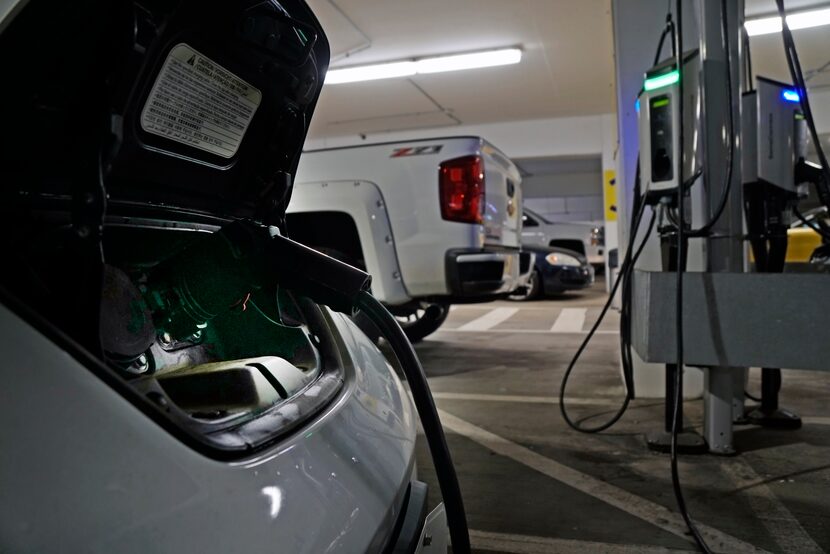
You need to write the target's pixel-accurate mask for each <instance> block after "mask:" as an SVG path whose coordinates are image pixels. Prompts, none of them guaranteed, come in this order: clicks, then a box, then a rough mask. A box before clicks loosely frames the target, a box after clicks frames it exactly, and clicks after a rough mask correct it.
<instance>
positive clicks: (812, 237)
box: [786, 207, 830, 264]
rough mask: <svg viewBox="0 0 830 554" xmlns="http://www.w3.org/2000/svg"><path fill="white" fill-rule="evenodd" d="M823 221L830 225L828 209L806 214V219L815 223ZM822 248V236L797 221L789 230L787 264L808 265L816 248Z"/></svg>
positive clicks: (815, 210) (823, 208)
mask: <svg viewBox="0 0 830 554" xmlns="http://www.w3.org/2000/svg"><path fill="white" fill-rule="evenodd" d="M819 218H820V219H823V220H824V222H825V223H828V224H830V217H828V214H827V208H825V207H821V208H816V209H814V210H810V211H808V212H807V213H805V214H804V219H806V220H807V221H808V222H813V221H814V220H816V219H819ZM819 246H821V235H819V234H818V233H817V232H816V231H815V230H814V229H812V228H811V227H809V226H807V225H805V224H804V222H802V221H801V220H798V219H797V220H795V221H794V222H793V224H792V225H791V226H790V228H789V229H788V230H787V260H786V261H787V263H788V264H806V263H809V261H810V256H811V255H812V254H813V251H815V249H816V248H818V247H819Z"/></svg>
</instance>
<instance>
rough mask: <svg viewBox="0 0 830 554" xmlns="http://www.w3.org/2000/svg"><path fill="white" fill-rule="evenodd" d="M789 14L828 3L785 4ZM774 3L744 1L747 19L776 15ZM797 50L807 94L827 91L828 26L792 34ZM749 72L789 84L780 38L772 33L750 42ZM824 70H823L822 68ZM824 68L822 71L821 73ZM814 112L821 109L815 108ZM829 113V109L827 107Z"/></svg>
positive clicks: (829, 75) (803, 0) (795, 1)
mask: <svg viewBox="0 0 830 554" xmlns="http://www.w3.org/2000/svg"><path fill="white" fill-rule="evenodd" d="M784 5H785V6H786V7H787V10H788V11H796V10H804V9H815V8H818V7H822V8H826V7H828V4H827V0H787V1H786V2H785V3H784ZM777 13H778V12H777V10H776V8H775V2H774V0H746V14H747V17H761V16H765V15H777ZM793 37H794V39H795V46H796V50H797V51H798V57H799V60H800V61H801V67H802V69H803V70H804V73H805V78H806V79H807V88H808V90H822V89H826V88H828V87H830V26H824V27H813V28H812V29H799V30H796V31H793ZM750 49H751V52H752V70H753V72H754V73H755V75H763V76H765V77H769V78H771V79H775V80H778V81H783V82H787V83H792V79H791V78H790V73H789V70H788V69H787V62H786V60H785V58H784V45H783V42H782V41H781V35H780V34H778V33H773V34H769V35H759V36H755V37H752V38H750ZM824 66H826V67H824ZM822 68H823V70H822ZM816 109H820V107H819V106H816ZM827 109H830V106H827Z"/></svg>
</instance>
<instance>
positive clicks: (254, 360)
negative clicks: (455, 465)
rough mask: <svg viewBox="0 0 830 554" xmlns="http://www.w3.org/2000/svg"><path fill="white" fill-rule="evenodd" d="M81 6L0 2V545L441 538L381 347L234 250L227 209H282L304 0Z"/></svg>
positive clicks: (293, 145)
mask: <svg viewBox="0 0 830 554" xmlns="http://www.w3.org/2000/svg"><path fill="white" fill-rule="evenodd" d="M93 4H94V3H85V4H83V5H79V4H76V3H71V2H70V3H54V2H46V1H42V0H31V1H29V2H11V3H10V4H9V3H6V5H5V6H4V8H3V10H2V11H0V64H2V67H3V68H4V74H5V78H4V82H6V83H12V82H14V83H17V85H16V86H4V87H2V90H0V112H2V113H0V116H2V118H3V120H4V121H5V123H4V126H7V127H6V128H8V129H11V128H15V129H17V134H16V136H15V140H14V141H12V142H7V143H5V146H4V148H3V152H2V153H0V192H2V195H3V200H2V201H0V212H1V213H0V226H2V229H1V230H0V236H2V238H0V241H2V247H3V252H4V263H3V264H2V269H0V329H2V333H0V352H2V353H3V360H2V373H3V377H4V383H5V384H4V386H3V387H2V392H0V419H2V424H0V448H2V451H3V455H2V456H0V490H2V495H0V551H3V552H16V553H23V552H102V553H104V552H106V553H109V552H120V553H126V552H135V553H147V552H157V553H158V552H170V553H177V554H178V553H181V552H200V553H213V552H215V553H220V552H221V553H226V552H309V553H320V552H376V551H378V552H379V551H384V550H388V551H393V550H394V551H396V552H398V551H402V552H420V551H424V552H426V551H430V552H440V551H441V550H442V549H443V551H444V552H446V524H445V521H444V519H443V515H442V511H441V509H440V508H439V509H438V510H437V511H436V512H434V513H432V514H430V515H429V516H427V510H426V507H427V504H426V501H427V498H426V497H427V491H426V485H424V484H423V483H420V482H419V481H418V480H417V473H416V467H415V455H414V448H415V437H416V426H415V419H414V411H413V408H412V405H411V403H410V399H409V397H408V395H407V393H406V391H405V389H404V388H403V386H402V384H401V382H400V381H399V379H398V378H397V377H396V375H395V373H394V372H393V371H392V370H391V368H390V366H389V364H388V363H387V362H386V359H385V358H384V356H383V355H382V354H381V353H380V351H378V349H377V348H376V347H375V345H374V344H373V343H372V342H370V341H369V340H368V339H367V338H366V336H365V335H363V333H361V332H360V331H359V330H358V329H357V328H356V326H355V325H354V324H353V323H352V322H351V320H350V319H349V318H348V317H346V316H344V315H341V314H340V313H335V312H334V311H332V310H330V309H328V308H326V307H324V306H320V305H317V304H315V303H313V302H312V301H310V300H309V299H308V298H304V297H302V296H300V295H298V294H295V293H293V292H292V291H289V290H284V289H281V288H280V287H279V286H276V285H274V284H269V283H267V282H263V281H261V280H257V279H258V277H257V276H256V275H254V274H252V273H251V272H250V271H249V270H248V268H249V267H250V266H251V264H250V263H249V262H251V260H256V259H257V257H258V256H261V255H262V253H261V252H258V251H256V250H255V249H253V248H252V247H251V248H248V246H246V245H247V243H246V242H245V236H244V233H242V234H240V229H244V228H255V229H257V230H259V231H262V232H270V233H272V234H277V233H284V232H285V226H284V212H285V205H286V203H287V202H288V199H289V198H290V192H291V184H292V177H291V176H292V175H293V173H294V172H295V170H296V167H297V162H298V158H299V155H300V150H301V147H302V144H303V141H304V139H305V135H306V131H307V127H308V122H309V121H310V120H311V115H312V113H313V110H314V106H315V104H316V101H317V98H318V96H319V93H320V89H321V88H322V81H323V78H322V77H323V72H324V71H325V68H326V67H327V65H328V58H329V49H328V44H327V42H326V38H325V35H324V33H323V31H322V29H321V28H320V26H319V24H318V22H317V20H316V19H315V18H314V15H313V14H312V13H311V11H310V10H309V8H308V7H307V6H306V4H305V2H304V1H303V0H279V1H276V0H273V1H270V2H258V1H253V0H250V1H248V0H244V1H243V0H239V1H232V2H231V1H229V2H222V3H216V4H209V5H206V4H204V3H202V2H195V1H190V0H181V1H173V0H171V1H169V2H164V1H162V2H150V3H148V2H141V3H138V2H132V1H126V0H121V1H113V2H101V3H99V4H100V6H99V5H98V4H94V5H96V6H98V9H97V11H96V12H94V13H92V12H90V10H89V8H88V6H90V5H93ZM237 222H244V223H245V224H246V225H247V226H248V227H239V226H236V223H237ZM220 230H221V231H220ZM233 233H236V234H237V235H238V236H235V237H231V234H233ZM231 238H233V239H234V240H231ZM234 241H236V242H234ZM240 245H241V246H240ZM425 534H429V535H430V537H431V538H432V540H431V541H422V540H421V537H422V536H423V535H425ZM424 542H428V543H429V544H428V545H425V544H424Z"/></svg>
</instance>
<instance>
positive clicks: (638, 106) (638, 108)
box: [634, 98, 640, 113]
mask: <svg viewBox="0 0 830 554" xmlns="http://www.w3.org/2000/svg"><path fill="white" fill-rule="evenodd" d="M634 109H635V110H636V112H637V113H640V99H639V98H638V99H637V101H636V102H634Z"/></svg>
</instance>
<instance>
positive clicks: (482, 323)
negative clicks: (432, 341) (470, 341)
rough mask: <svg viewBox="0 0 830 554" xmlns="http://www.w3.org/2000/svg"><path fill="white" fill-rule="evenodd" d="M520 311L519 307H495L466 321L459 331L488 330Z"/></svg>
mask: <svg viewBox="0 0 830 554" xmlns="http://www.w3.org/2000/svg"><path fill="white" fill-rule="evenodd" d="M518 311H519V308H494V309H492V310H490V311H489V312H487V313H486V314H484V315H483V316H480V317H477V318H475V319H474V320H472V321H470V322H468V323H465V324H464V325H462V326H461V327H459V328H458V329H457V330H458V331H486V330H488V329H490V328H492V327H495V326H496V325H498V324H499V323H501V322H502V321H506V320H507V319H509V318H510V317H511V316H512V315H513V314H515V313H516V312H518Z"/></svg>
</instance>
